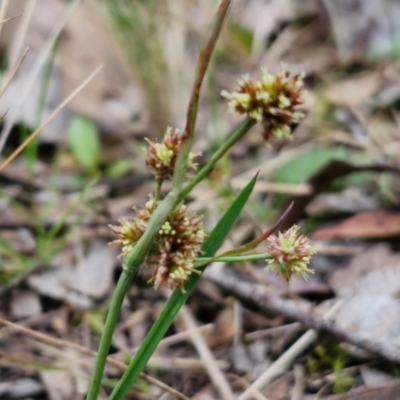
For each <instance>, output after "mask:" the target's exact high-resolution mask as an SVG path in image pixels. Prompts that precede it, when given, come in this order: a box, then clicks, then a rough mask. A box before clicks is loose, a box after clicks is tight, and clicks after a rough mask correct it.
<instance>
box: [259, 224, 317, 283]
mask: <svg viewBox="0 0 400 400" xmlns="http://www.w3.org/2000/svg"><path fill="white" fill-rule="evenodd" d="M298 230H299V227H298V226H297V225H293V226H292V227H291V228H290V229H288V230H287V231H285V232H284V233H281V232H279V234H278V236H276V235H271V236H269V237H268V239H267V246H268V252H269V253H271V255H272V259H267V268H266V269H267V270H271V271H275V272H276V273H277V274H280V275H282V276H283V278H284V279H285V281H286V283H289V282H290V278H291V277H292V275H293V274H295V275H300V276H302V277H303V278H304V279H307V278H308V274H312V273H314V271H313V270H311V269H309V268H308V267H307V265H308V264H309V262H310V261H311V256H312V255H313V254H315V253H316V251H315V250H314V249H313V248H312V247H311V245H310V242H309V240H308V239H307V238H306V237H305V236H302V235H300V234H299V233H298Z"/></svg>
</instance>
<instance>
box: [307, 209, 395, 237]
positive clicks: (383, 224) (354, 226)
mask: <svg viewBox="0 0 400 400" xmlns="http://www.w3.org/2000/svg"><path fill="white" fill-rule="evenodd" d="M399 235H400V213H398V212H390V211H386V210H377V211H366V212H363V213H360V214H358V215H355V216H354V217H351V218H348V219H346V220H345V221H343V222H341V223H339V224H336V225H333V226H330V227H327V228H323V229H320V230H318V231H316V232H314V234H313V235H312V237H313V238H314V239H332V238H336V237H341V238H358V239H372V238H386V237H392V236H399Z"/></svg>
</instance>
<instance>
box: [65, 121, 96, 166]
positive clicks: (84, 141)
mask: <svg viewBox="0 0 400 400" xmlns="http://www.w3.org/2000/svg"><path fill="white" fill-rule="evenodd" d="M67 136H68V143H69V146H70V149H71V152H72V154H73V155H74V157H75V158H76V159H77V161H78V162H79V164H80V165H81V166H82V167H83V168H85V169H86V170H88V171H91V172H94V171H95V170H96V168H97V166H98V162H99V158H100V138H99V131H98V129H97V127H96V125H95V123H94V122H92V121H90V120H89V119H87V118H84V117H81V116H75V117H73V118H72V119H71V121H70V124H69V127H68V130H67Z"/></svg>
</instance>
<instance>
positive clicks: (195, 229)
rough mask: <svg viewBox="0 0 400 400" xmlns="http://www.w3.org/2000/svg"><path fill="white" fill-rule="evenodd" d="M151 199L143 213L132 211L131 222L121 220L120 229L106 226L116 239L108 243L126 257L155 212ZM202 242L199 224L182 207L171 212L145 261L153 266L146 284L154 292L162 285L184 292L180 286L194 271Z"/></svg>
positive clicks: (198, 220) (193, 215)
mask: <svg viewBox="0 0 400 400" xmlns="http://www.w3.org/2000/svg"><path fill="white" fill-rule="evenodd" d="M155 205H156V204H155V201H154V200H153V199H151V200H149V201H148V202H147V203H146V207H145V209H143V210H136V213H137V217H136V218H135V219H133V220H132V221H127V220H126V219H121V220H120V223H121V226H110V227H111V229H112V230H113V232H114V233H115V234H116V235H118V236H119V239H118V240H116V241H114V242H112V243H113V244H117V245H119V246H120V247H122V254H123V255H126V254H128V253H129V251H130V250H131V249H132V248H133V247H134V246H135V245H136V243H137V241H138V240H139V238H140V237H141V236H142V234H143V232H144V231H145V229H146V227H147V225H148V222H149V219H150V217H151V214H152V213H153V211H154V209H155ZM204 239H205V233H204V229H203V223H202V221H201V219H200V218H199V217H198V216H197V215H196V214H195V213H193V212H191V211H189V210H188V209H187V207H186V206H185V205H183V204H181V205H179V206H178V207H176V208H175V210H173V212H172V213H171V214H170V215H169V217H168V218H167V220H166V221H165V222H164V224H163V225H162V226H161V228H160V230H159V232H158V234H157V236H156V240H155V242H154V246H153V248H152V249H151V250H150V252H149V254H148V255H147V258H146V265H147V266H151V267H155V269H154V273H153V276H152V278H151V280H150V282H151V283H152V284H153V285H154V287H155V288H156V289H157V288H159V287H160V286H162V285H166V286H168V287H169V288H171V289H175V288H178V289H180V290H181V291H183V290H184V284H185V282H186V281H187V280H188V278H189V276H190V275H191V274H192V273H193V272H197V271H196V269H195V265H194V261H195V259H196V257H197V256H198V255H199V253H200V251H201V246H202V244H203V242H204Z"/></svg>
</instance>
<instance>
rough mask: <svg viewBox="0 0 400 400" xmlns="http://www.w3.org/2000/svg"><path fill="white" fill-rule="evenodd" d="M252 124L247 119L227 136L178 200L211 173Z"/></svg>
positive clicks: (253, 122) (253, 121)
mask: <svg viewBox="0 0 400 400" xmlns="http://www.w3.org/2000/svg"><path fill="white" fill-rule="evenodd" d="M254 124H255V120H253V119H250V118H247V119H245V120H244V121H243V122H242V123H241V124H240V125H239V127H238V128H237V129H236V130H235V131H234V132H233V133H232V134H231V135H229V137H228V139H227V140H226V141H225V142H224V144H223V145H222V146H221V147H220V148H219V149H218V150H217V151H216V152H215V153H214V154H213V155H212V156H211V158H210V160H209V161H208V162H207V164H206V165H205V166H204V167H203V168H202V169H201V170H200V171H199V172H198V173H197V174H196V175H195V176H194V177H193V179H192V180H191V181H190V182H189V183H188V184H187V185H186V186H185V187H184V188H183V190H182V192H181V193H180V194H179V200H181V201H182V200H183V199H184V198H185V197H186V196H187V195H188V194H189V193H190V192H191V191H192V190H193V188H194V187H195V186H196V185H197V184H198V183H199V182H200V181H201V180H203V179H204V178H205V177H206V176H207V175H208V174H209V173H210V172H211V171H212V169H213V168H214V166H215V164H216V163H217V162H218V160H220V159H221V158H222V157H223V156H224V155H225V154H226V153H227V152H228V150H229V149H230V148H231V147H232V146H233V145H234V144H235V143H236V142H237V141H239V140H240V139H241V138H242V137H243V136H244V135H245V134H246V133H247V132H248V131H249V129H250V128H251V127H252V126H253V125H254Z"/></svg>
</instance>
